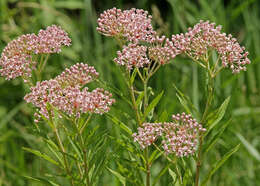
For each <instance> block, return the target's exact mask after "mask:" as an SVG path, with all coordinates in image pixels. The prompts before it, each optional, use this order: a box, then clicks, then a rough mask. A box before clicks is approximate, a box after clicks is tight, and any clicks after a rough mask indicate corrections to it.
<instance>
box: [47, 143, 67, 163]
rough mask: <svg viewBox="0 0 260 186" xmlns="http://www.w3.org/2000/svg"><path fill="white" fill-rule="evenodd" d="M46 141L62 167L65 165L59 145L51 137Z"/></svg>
mask: <svg viewBox="0 0 260 186" xmlns="http://www.w3.org/2000/svg"><path fill="white" fill-rule="evenodd" d="M45 142H46V143H47V147H48V148H49V150H50V151H51V152H52V154H53V155H54V156H55V157H56V158H57V159H58V160H59V162H60V164H61V165H62V167H64V162H63V160H62V156H61V154H60V153H59V149H58V147H57V145H56V144H55V143H54V142H53V141H52V140H50V139H46V140H45Z"/></svg>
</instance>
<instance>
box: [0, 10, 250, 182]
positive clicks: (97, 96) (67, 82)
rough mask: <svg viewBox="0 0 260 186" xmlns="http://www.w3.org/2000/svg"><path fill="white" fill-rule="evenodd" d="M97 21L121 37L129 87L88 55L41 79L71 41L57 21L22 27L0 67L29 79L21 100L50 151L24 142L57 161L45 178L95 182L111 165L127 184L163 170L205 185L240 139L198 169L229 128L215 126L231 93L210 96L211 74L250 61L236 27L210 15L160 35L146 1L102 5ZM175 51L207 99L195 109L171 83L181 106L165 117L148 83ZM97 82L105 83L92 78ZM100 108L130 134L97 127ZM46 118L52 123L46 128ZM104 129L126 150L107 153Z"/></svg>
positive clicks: (103, 30)
mask: <svg viewBox="0 0 260 186" xmlns="http://www.w3.org/2000/svg"><path fill="white" fill-rule="evenodd" d="M97 25H98V26H97V32H99V33H100V34H102V35H104V36H107V37H111V38H113V39H115V41H116V42H117V44H118V48H119V50H118V52H117V53H116V54H115V58H114V59H113V61H114V62H115V63H116V64H117V66H118V68H119V70H120V71H118V72H120V73H121V76H122V77H123V78H124V81H125V84H126V86H127V87H128V93H127V95H123V93H120V94H118V93H117V92H116V91H114V89H113V88H109V85H107V84H106V83H104V82H103V81H101V80H100V79H99V73H98V72H97V71H96V70H95V68H94V67H93V66H90V65H88V64H87V63H83V62H80V63H76V64H74V65H72V66H71V67H67V68H66V69H65V70H64V71H63V72H62V73H60V74H59V75H58V76H56V77H53V78H52V79H48V80H43V75H42V73H43V72H44V69H45V67H46V65H51V64H48V59H49V57H50V55H51V54H53V53H60V52H61V50H62V48H63V47H68V46H70V45H71V39H70V37H69V35H68V33H67V32H66V31H64V30H63V29H62V28H61V27H60V26H56V25H52V26H49V27H47V28H46V29H45V30H40V31H39V32H38V34H26V35H22V36H20V37H18V38H17V39H15V40H13V41H11V42H10V43H8V45H7V46H6V47H5V48H4V49H3V51H2V55H1V58H0V66H1V68H0V74H1V76H3V77H5V79H6V80H12V79H15V78H22V79H23V82H24V84H25V86H26V87H28V89H27V90H28V92H27V94H26V95H25V96H24V100H25V101H26V102H27V103H28V104H30V105H31V106H33V107H34V115H33V117H32V118H34V123H35V126H36V129H37V130H38V133H36V134H35V135H40V136H41V138H43V140H44V142H45V143H46V146H47V147H48V148H49V152H48V153H47V152H42V151H40V150H41V149H30V148H26V147H24V150H26V151H29V152H31V153H33V154H35V155H37V156H39V157H40V158H42V159H44V160H46V161H48V162H49V163H51V164H53V166H54V167H56V168H55V169H56V170H57V171H56V172H57V173H56V174H54V175H52V176H51V178H47V179H44V181H46V180H47V182H48V183H49V184H52V185H62V184H61V180H63V181H65V182H67V183H68V184H70V185H87V186H90V185H96V184H97V183H99V178H100V176H102V173H103V171H105V170H108V172H109V173H110V174H111V176H115V177H116V179H119V181H120V182H121V183H122V184H123V185H146V186H151V185H155V184H156V183H157V182H159V179H160V177H161V176H162V175H163V174H166V173H167V172H168V174H169V175H170V176H171V177H172V184H173V185H195V186H198V185H207V183H208V182H209V180H210V178H211V176H212V175H213V174H214V172H215V171H216V170H217V169H218V168H219V167H220V166H221V165H222V164H223V163H224V162H225V161H226V160H228V158H229V157H230V156H231V155H232V154H233V153H235V152H236V151H237V150H238V149H239V145H237V146H235V147H234V148H233V149H231V150H229V151H228V152H227V153H226V154H225V155H224V156H223V157H222V158H221V160H219V161H217V162H216V165H215V166H214V167H212V169H211V170H209V171H208V174H207V175H202V174H201V166H203V158H204V157H205V156H206V155H207V153H208V152H209V150H210V149H211V148H212V146H213V145H214V144H215V143H216V141H217V140H218V139H219V137H220V135H221V133H222V132H223V131H222V130H218V131H215V132H214V133H213V132H212V131H214V130H216V129H215V126H216V125H217V124H218V123H219V121H220V120H221V119H222V118H223V115H224V113H225V109H226V108H227V105H228V102H229V98H227V99H226V100H225V101H224V102H223V103H222V104H221V105H219V106H215V105H213V101H214V93H215V79H216V77H217V76H218V75H219V73H221V72H222V71H223V70H224V69H228V70H229V71H230V72H231V73H233V74H234V75H235V74H237V73H241V71H245V70H246V65H247V64H250V60H249V58H248V52H247V51H245V48H244V47H242V46H240V44H239V43H238V41H237V39H236V38H234V37H233V36H232V35H231V34H226V33H223V32H222V31H221V26H216V24H215V23H211V22H209V21H200V22H199V23H197V24H196V25H195V26H194V27H193V28H189V29H188V30H187V32H186V33H180V34H176V35H172V36H171V37H170V38H167V37H166V36H164V35H158V33H157V32H156V31H155V30H154V29H153V26H152V16H151V15H149V14H148V12H147V11H144V10H142V9H135V8H132V9H130V10H120V9H117V8H112V9H109V10H106V11H104V12H103V13H102V14H101V15H100V16H99V18H98V19H97ZM176 56H179V57H180V58H190V59H191V61H192V63H195V64H197V65H199V67H200V68H201V69H203V71H204V73H205V77H206V87H205V95H206V99H205V102H204V103H203V107H204V110H203V112H201V113H198V111H197V110H198V108H196V107H195V106H194V105H193V104H192V103H191V101H190V99H188V97H187V96H185V94H184V93H182V92H181V90H179V89H178V88H177V87H176V86H175V88H176V91H177V96H178V99H179V100H180V105H181V106H182V107H183V109H181V110H179V112H178V113H172V117H171V120H169V121H167V117H158V115H159V114H158V113H156V109H155V108H156V106H158V104H159V102H160V99H161V98H162V97H163V90H161V93H159V94H158V95H155V96H154V95H152V91H151V89H153V87H150V86H149V82H150V80H151V77H153V78H156V72H157V71H158V70H159V69H160V68H161V67H162V66H166V67H165V68H167V66H168V65H170V64H172V65H174V63H180V62H178V61H177V60H176ZM191 65H192V64H191ZM93 82H95V83H94V85H97V86H99V87H95V88H94V89H93V88H90V87H88V84H90V83H92V84H93ZM173 84H174V82H173ZM201 93H203V92H201ZM116 96H124V99H123V100H125V101H126V102H127V104H128V106H129V108H128V109H129V110H131V111H132V112H133V113H134V114H133V116H134V118H131V122H133V123H134V124H133V125H128V123H124V122H122V121H120V119H119V118H118V117H117V116H116V114H115V115H114V114H112V113H111V112H110V108H111V107H116V104H114V103H115V102H116V98H115V97H116ZM165 109H167V108H165ZM97 115H104V117H107V119H108V120H111V121H112V122H111V123H114V124H115V126H116V127H118V130H121V132H122V133H123V134H124V135H122V139H115V137H113V136H112V135H110V134H107V133H106V134H104V133H102V132H99V130H98V129H97V128H96V127H95V126H97V127H98V125H99V124H98V123H95V121H96V120H93V118H94V117H96V116H97ZM89 124H91V125H92V127H89ZM42 126H46V127H47V128H48V130H41V128H42ZM93 128H94V129H93ZM42 133H43V134H42ZM104 136H108V137H109V138H111V139H113V140H114V141H113V140H111V141H110V143H118V144H120V145H119V146H120V148H121V149H122V150H123V151H124V153H122V154H117V152H116V151H114V152H113V151H112V152H110V153H112V154H117V156H115V158H110V159H109V158H108V157H107V156H106V155H107V154H108V153H109V152H108V151H111V149H109V150H108V149H103V147H102V144H103V143H105V141H104V138H105V137H104ZM112 150H113V148H112ZM118 156H122V157H118ZM158 159H161V161H162V162H163V163H164V167H163V169H162V171H161V172H159V173H157V175H155V173H154V172H153V164H154V162H155V161H156V160H158ZM109 161H115V162H114V165H117V166H113V167H110V165H111V163H110V164H109ZM116 167H118V168H116ZM28 178H31V179H38V178H32V177H30V176H28ZM38 180H39V181H42V179H38ZM106 185H110V184H109V183H107V184H106Z"/></svg>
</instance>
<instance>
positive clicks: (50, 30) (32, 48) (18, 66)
mask: <svg viewBox="0 0 260 186" xmlns="http://www.w3.org/2000/svg"><path fill="white" fill-rule="evenodd" d="M70 42H71V40H70V38H69V37H68V34H67V33H66V32H65V31H64V30H62V29H61V27H59V26H56V25H53V26H49V27H47V29H46V30H40V31H39V34H38V35H35V34H26V35H22V36H20V37H18V38H17V39H15V40H13V41H11V42H10V43H8V45H7V46H6V47H5V48H4V50H3V52H2V55H1V58H0V66H1V67H2V68H1V69H0V74H1V75H2V76H5V77H6V79H7V80H10V79H14V78H16V77H20V76H21V77H31V74H32V70H34V69H35V67H36V64H37V62H36V61H34V60H33V54H46V53H57V52H60V51H61V47H62V45H67V46H68V45H70Z"/></svg>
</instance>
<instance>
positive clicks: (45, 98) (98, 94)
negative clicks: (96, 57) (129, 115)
mask: <svg viewBox="0 0 260 186" xmlns="http://www.w3.org/2000/svg"><path fill="white" fill-rule="evenodd" d="M74 73H75V74H74ZM93 75H94V76H97V72H96V71H95V69H94V68H93V67H91V66H88V65H87V64H83V63H78V64H76V65H73V66H72V67H70V68H68V69H66V70H65V72H63V73H62V74H61V75H59V76H57V77H56V78H54V79H51V80H48V81H42V82H37V84H36V86H34V87H31V92H30V93H29V94H27V95H26V96H25V97H24V99H25V101H26V102H30V103H32V104H33V105H34V106H35V107H37V108H38V113H36V118H37V119H36V120H37V121H38V120H39V119H40V118H41V115H43V116H44V117H46V118H49V113H48V110H47V104H48V103H49V104H51V105H52V106H54V107H55V108H57V109H58V110H60V111H62V112H64V113H66V114H68V115H69V116H72V115H73V116H75V117H80V115H81V114H82V113H97V114H103V113H104V112H108V111H109V109H110V106H111V105H112V104H113V103H114V99H112V98H111V97H112V94H111V93H109V92H108V91H105V90H103V89H101V88H96V89H95V90H93V91H88V88H87V87H85V88H83V86H84V85H85V84H86V83H88V82H90V81H92V80H93V79H91V78H92V76H93Z"/></svg>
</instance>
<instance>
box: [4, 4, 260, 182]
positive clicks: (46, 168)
mask: <svg viewBox="0 0 260 186" xmlns="http://www.w3.org/2000/svg"><path fill="white" fill-rule="evenodd" d="M112 7H117V8H121V9H128V8H131V7H136V8H142V9H145V10H148V11H149V12H150V14H152V15H153V21H154V25H155V28H156V29H157V30H158V31H159V32H160V33H164V34H165V35H167V36H170V35H171V34H173V33H174V34H176V33H180V32H185V31H187V28H188V27H189V26H193V25H194V24H196V23H197V22H199V20H200V19H203V20H210V21H212V22H216V23H217V24H220V25H223V30H224V31H225V32H226V33H231V34H232V35H233V36H235V37H236V38H238V40H239V42H240V43H241V44H242V45H244V46H245V47H246V49H247V50H249V52H250V55H249V58H250V59H251V61H252V64H250V65H248V70H247V71H246V72H241V73H240V74H239V75H233V74H232V73H231V71H230V70H224V72H223V73H221V75H220V76H219V77H218V78H217V83H216V84H217V89H216V97H215V99H214V104H215V105H219V104H220V103H222V102H223V101H224V99H225V98H227V97H228V96H231V100H230V104H229V106H228V111H227V112H226V114H225V118H224V120H223V121H222V123H223V124H224V122H225V121H227V120H228V119H229V118H232V120H231V124H230V125H229V127H228V128H227V129H226V130H225V131H224V134H223V135H222V137H221V140H220V141H219V142H218V143H217V144H216V145H215V146H214V149H213V150H212V151H211V152H210V154H209V156H208V157H206V161H205V163H204V165H203V172H204V173H205V172H208V171H209V168H210V167H211V166H212V165H213V164H214V163H215V162H216V160H218V159H219V158H220V157H221V156H222V155H223V154H224V153H225V152H226V151H228V150H229V149H230V148H232V147H234V146H235V145H236V144H238V143H241V147H240V150H239V151H238V152H237V153H235V154H234V155H233V156H232V157H231V158H230V160H229V161H228V162H226V163H225V164H224V165H223V167H222V168H220V169H219V170H218V171H217V173H216V174H215V175H214V176H213V178H212V180H211V182H210V185H212V186H215V185H216V186H233V185H237V186H244V185H247V186H256V185H260V177H259V175H260V154H259V151H260V83H259V82H260V63H259V62H260V1H257V0H230V1H223V0H214V1H210V0H196V1H193V0H167V1H164V0H162V1H156V0H135V1H130V0H113V1H105V0H92V1H90V0H67V1H65V0H64V1H59V0H40V1H36V0H35V1H29V0H0V51H2V49H3V48H4V47H5V46H6V45H7V43H8V42H10V41H11V40H13V39H14V38H16V37H18V36H19V35H21V34H24V33H32V32H34V33H36V32H38V30H39V29H41V28H46V27H47V26H48V25H51V24H58V25H61V26H62V28H64V29H65V30H66V31H67V32H68V33H69V35H70V36H71V38H72V46H71V47H67V48H64V49H63V50H62V52H61V53H60V54H59V55H58V54H55V55H52V56H51V57H50V59H49V62H48V66H47V68H46V71H45V78H46V79H49V78H51V77H54V76H55V75H57V74H59V73H60V72H61V71H62V70H63V69H64V68H65V67H67V66H70V65H71V64H74V63H76V62H81V61H83V62H87V63H89V64H91V65H94V66H95V68H96V69H97V70H98V72H99V73H100V75H101V79H103V80H105V81H106V82H108V84H110V85H113V86H114V87H116V88H118V89H119V90H121V91H122V92H124V93H125V94H127V92H126V91H127V90H126V85H125V83H124V82H123V78H122V77H121V75H120V73H119V70H118V68H117V67H116V65H115V64H114V63H113V61H112V60H113V58H114V57H115V55H116V51H117V49H118V48H117V45H116V43H115V42H114V41H113V40H112V39H111V38H106V37H103V36H101V35H100V34H99V33H97V32H96V19H97V17H98V15H99V14H100V13H101V12H103V11H104V10H106V9H109V8H112ZM202 72H203V71H202V70H201V69H200V68H199V67H198V66H196V65H194V64H191V61H190V60H189V59H179V58H177V59H175V60H174V62H172V63H171V64H168V65H167V67H166V66H165V67H162V68H161V69H160V70H159V72H158V73H157V74H156V75H155V76H154V77H153V78H152V81H151V82H150V84H149V86H151V87H153V91H154V92H155V93H156V94H158V93H159V92H161V90H162V89H164V90H165V95H164V97H163V99H162V101H161V102H160V105H159V107H158V108H157V113H159V114H160V113H162V112H163V111H164V110H167V113H168V115H169V116H170V115H171V114H172V113H176V112H182V111H184V110H183V109H182V107H181V106H180V104H179V102H178V99H177V97H176V96H175V94H176V90H175V89H174V87H173V83H174V84H176V86H177V87H179V89H181V91H182V92H184V93H185V94H186V95H188V96H189V97H190V98H191V100H192V102H193V103H194V104H195V105H196V106H197V107H198V108H200V109H203V108H202V107H201V106H202V103H203V101H204V88H203V87H204V86H203V85H204V83H205V77H204V75H203V73H202ZM26 91H28V90H26V88H25V87H23V86H22V84H21V80H13V81H5V80H4V78H2V77H0V185H6V186H8V185H14V186H25V185H40V184H39V183H37V182H34V181H29V180H28V179H26V178H25V176H42V175H46V174H48V172H55V169H53V167H52V166H51V165H49V164H46V163H45V162H44V160H41V159H38V158H37V157H35V156H34V155H32V154H30V153H28V152H26V151H24V150H22V147H30V148H33V149H41V150H43V151H44V149H45V148H46V147H45V146H44V143H43V142H42V141H41V139H40V138H38V137H35V136H33V135H32V134H33V131H32V126H33V122H32V119H31V107H28V106H27V105H25V103H24V101H23V96H24V95H25V93H26ZM115 98H116V99H118V100H117V103H116V104H115V105H114V108H113V109H112V111H111V112H112V113H115V114H116V115H117V116H118V117H120V118H121V119H122V120H123V121H125V122H126V123H127V121H129V118H127V117H126V115H129V116H130V117H131V116H132V117H134V114H133V111H132V110H131V109H130V108H129V107H128V106H127V104H126V103H125V102H124V101H123V100H120V99H119V98H118V97H116V96H115ZM126 113H127V114H126ZM92 125H93V127H94V126H95V125H100V128H101V130H104V131H108V132H109V134H110V135H111V136H114V137H115V138H120V137H121V134H120V133H121V132H120V130H119V129H118V128H117V127H116V126H114V124H112V122H111V121H109V120H108V119H106V118H105V117H96V119H95V121H94V122H92ZM219 126H221V125H219ZM129 127H130V128H132V129H133V127H132V126H131V125H130V124H129ZM118 153H120V152H118ZM162 166H163V162H160V161H159V162H157V163H156V164H155V165H154V166H153V169H154V172H155V173H156V172H157V173H158V172H159V170H160V169H161V168H162ZM109 167H111V168H112V169H114V170H117V169H118V165H116V164H115V162H111V163H110V165H109ZM203 172H202V175H203ZM47 176H48V175H47ZM50 179H51V178H50ZM167 180H170V178H169V175H167V174H166V175H165V176H164V177H163V178H162V180H161V182H160V183H158V185H167ZM64 185H66V184H64ZM100 185H120V182H119V181H118V180H117V178H114V177H111V173H109V171H108V170H105V172H104V174H103V176H102V180H101V182H100Z"/></svg>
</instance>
